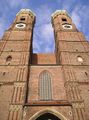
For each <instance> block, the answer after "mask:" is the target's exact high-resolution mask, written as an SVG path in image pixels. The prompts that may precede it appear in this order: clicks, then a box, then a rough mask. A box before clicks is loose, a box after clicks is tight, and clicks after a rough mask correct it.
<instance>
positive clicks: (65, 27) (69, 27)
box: [62, 23, 72, 29]
mask: <svg viewBox="0 0 89 120" xmlns="http://www.w3.org/2000/svg"><path fill="white" fill-rule="evenodd" d="M62 26H63V28H64V29H72V25H70V24H68V23H66V24H63V25H62Z"/></svg>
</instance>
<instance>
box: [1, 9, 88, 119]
mask: <svg viewBox="0 0 89 120" xmlns="http://www.w3.org/2000/svg"><path fill="white" fill-rule="evenodd" d="M51 17H52V26H53V29H54V36H55V53H52V54H51V53H50V54H34V53H33V48H32V42H33V34H34V33H33V28H34V24H35V19H36V17H35V14H34V13H33V12H32V11H31V10H29V9H22V10H21V11H20V12H19V13H18V14H17V15H16V18H15V20H14V22H13V24H12V25H11V26H10V28H9V29H8V30H7V31H5V33H4V35H3V37H2V40H1V41H0V120H89V43H88V42H87V41H86V39H85V37H84V35H83V33H81V32H80V31H78V29H77V28H76V26H75V24H74V23H73V22H72V19H71V17H70V16H69V15H68V13H67V12H66V11H65V10H57V11H56V12H54V13H53V14H52V16H51Z"/></svg>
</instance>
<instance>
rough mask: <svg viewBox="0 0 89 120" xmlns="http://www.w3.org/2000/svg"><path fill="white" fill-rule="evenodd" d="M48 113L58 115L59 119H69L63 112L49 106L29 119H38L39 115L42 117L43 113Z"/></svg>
mask: <svg viewBox="0 0 89 120" xmlns="http://www.w3.org/2000/svg"><path fill="white" fill-rule="evenodd" d="M46 113H50V114H53V115H55V116H57V117H58V118H59V119H61V120H68V119H66V118H65V117H64V116H63V115H62V114H61V113H59V112H58V111H56V110H54V109H49V108H47V109H44V110H40V111H38V112H37V113H35V114H34V115H33V116H32V117H31V118H30V119H29V120H36V119H37V118H38V117H40V116H41V115H43V114H46Z"/></svg>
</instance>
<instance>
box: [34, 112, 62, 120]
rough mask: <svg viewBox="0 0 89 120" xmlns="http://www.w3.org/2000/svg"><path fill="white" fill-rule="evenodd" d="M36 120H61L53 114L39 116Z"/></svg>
mask: <svg viewBox="0 0 89 120" xmlns="http://www.w3.org/2000/svg"><path fill="white" fill-rule="evenodd" d="M36 120H61V119H59V118H58V117H56V116H55V115H53V114H50V113H45V114H43V115H41V116H39V117H38V118H37V119H36Z"/></svg>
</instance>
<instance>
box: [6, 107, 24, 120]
mask: <svg viewBox="0 0 89 120" xmlns="http://www.w3.org/2000/svg"><path fill="white" fill-rule="evenodd" d="M22 108H23V106H22V105H10V109H9V114H8V120H21V119H22V112H23V109H22Z"/></svg>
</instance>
